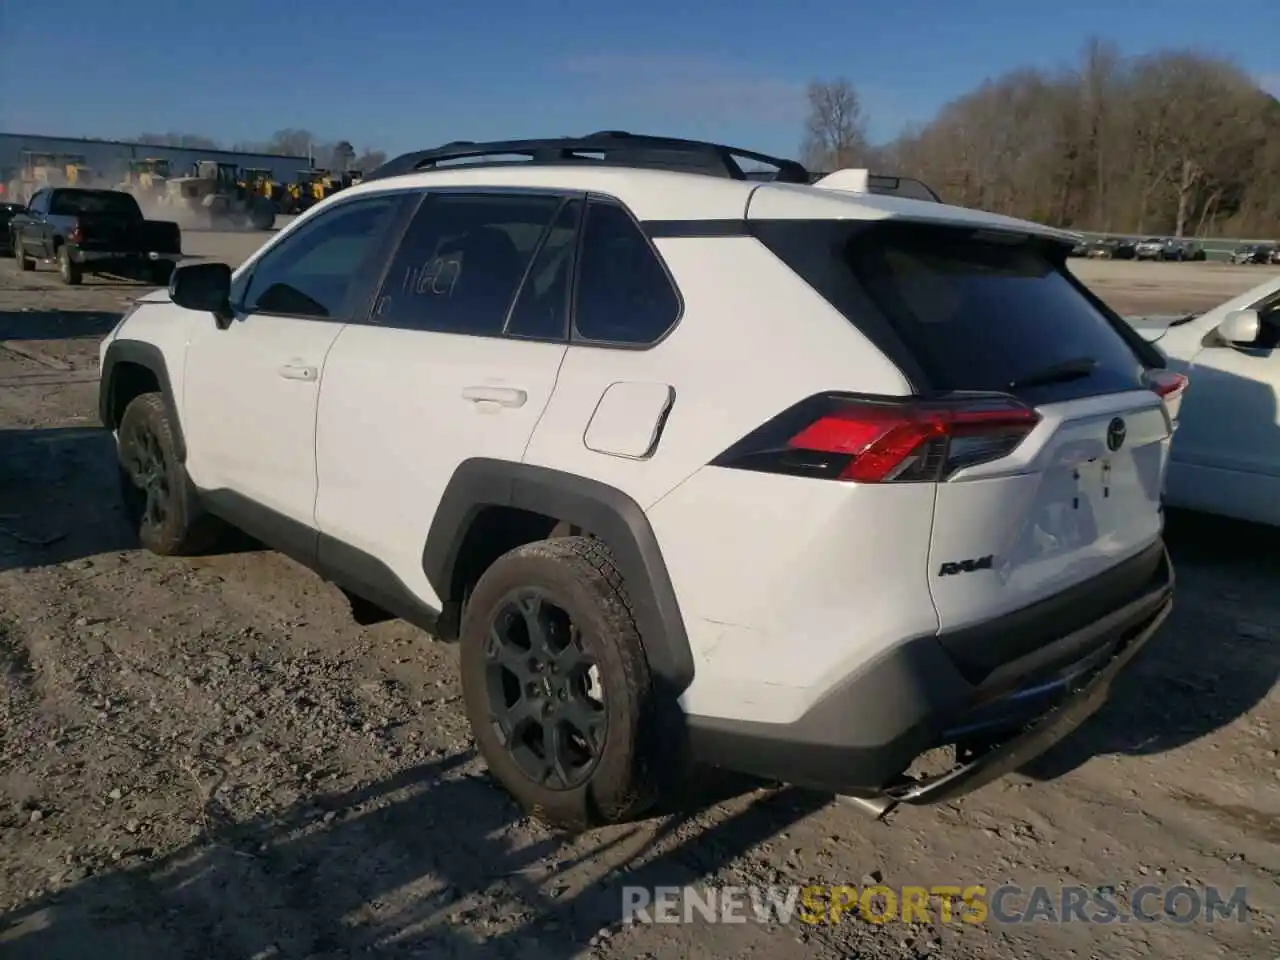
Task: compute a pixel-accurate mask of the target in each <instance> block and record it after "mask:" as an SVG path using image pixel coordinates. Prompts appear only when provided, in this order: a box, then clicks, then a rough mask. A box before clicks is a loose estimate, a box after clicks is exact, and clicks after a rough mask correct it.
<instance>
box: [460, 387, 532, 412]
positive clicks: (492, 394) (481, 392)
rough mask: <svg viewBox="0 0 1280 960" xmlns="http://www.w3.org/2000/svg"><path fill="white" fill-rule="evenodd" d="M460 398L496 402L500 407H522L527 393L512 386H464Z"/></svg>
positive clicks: (487, 402)
mask: <svg viewBox="0 0 1280 960" xmlns="http://www.w3.org/2000/svg"><path fill="white" fill-rule="evenodd" d="M462 399H464V400H470V401H471V402H472V403H475V404H491V403H493V404H497V405H498V406H500V407H523V406H524V405H525V403H526V402H527V401H528V400H529V394H527V393H526V392H525V391H523V390H517V389H515V388H514V387H486V386H479V387H464V388H463V390H462Z"/></svg>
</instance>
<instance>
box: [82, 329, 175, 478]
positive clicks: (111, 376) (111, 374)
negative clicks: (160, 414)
mask: <svg viewBox="0 0 1280 960" xmlns="http://www.w3.org/2000/svg"><path fill="white" fill-rule="evenodd" d="M122 363H129V364H136V365H137V366H140V367H144V368H146V369H147V370H149V371H151V373H152V375H153V376H155V378H156V382H157V383H158V384H160V396H161V398H162V399H163V400H164V405H165V409H166V411H168V414H169V424H170V426H171V427H172V429H173V439H174V444H175V445H176V447H177V451H176V452H177V454H178V459H179V461H180V462H185V461H186V459H187V440H186V437H184V436H183V433H182V421H181V420H180V419H178V406H177V403H176V402H175V400H174V396H173V385H172V384H171V383H170V382H169V367H168V365H167V364H166V363H165V359H164V353H163V352H162V351H161V350H160V348H159V347H157V346H155V345H154V344H151V343H146V342H144V341H142V340H125V339H117V340H113V341H112V342H111V343H110V344H109V345H108V346H107V352H106V354H105V356H103V358H102V379H101V380H100V381H99V383H98V419H100V420H101V421H102V425H103V426H104V427H106V428H107V429H108V430H114V429H116V427H118V426H119V424H118V423H115V422H114V421H115V418H114V417H113V416H112V410H114V409H115V391H116V389H117V387H118V386H119V382H120V381H119V378H118V377H117V374H116V369H117V367H119V365H120V364H122Z"/></svg>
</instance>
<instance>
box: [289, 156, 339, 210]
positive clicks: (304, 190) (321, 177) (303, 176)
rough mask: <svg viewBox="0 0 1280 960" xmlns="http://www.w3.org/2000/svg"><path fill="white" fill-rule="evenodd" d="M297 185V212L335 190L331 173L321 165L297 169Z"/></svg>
mask: <svg viewBox="0 0 1280 960" xmlns="http://www.w3.org/2000/svg"><path fill="white" fill-rule="evenodd" d="M298 186H299V187H300V188H301V190H300V196H299V200H300V206H299V210H298V212H299V213H301V212H302V211H303V210H305V209H307V208H308V207H312V206H315V205H316V204H317V203H319V202H320V201H321V200H323V199H325V198H326V197H329V196H332V195H333V194H334V193H336V192H337V191H336V190H335V189H334V186H333V176H332V174H330V173H329V171H328V170H325V169H324V168H322V167H312V168H311V169H310V170H299V171H298Z"/></svg>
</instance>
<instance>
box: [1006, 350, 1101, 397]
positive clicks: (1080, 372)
mask: <svg viewBox="0 0 1280 960" xmlns="http://www.w3.org/2000/svg"><path fill="white" fill-rule="evenodd" d="M1097 368H1098V361H1097V360H1095V359H1093V357H1075V358H1073V359H1071V360H1063V361H1062V362H1061V363H1055V364H1053V366H1050V367H1045V368H1044V369H1043V370H1037V371H1036V372H1035V373H1029V374H1027V375H1026V376H1025V377H1021V378H1019V379H1017V380H1011V381H1009V389H1010V390H1020V389H1022V388H1024V387H1041V386H1044V385H1045V384H1049V383H1066V382H1067V381H1068V380H1079V379H1081V378H1082V377H1087V376H1088V375H1089V374H1091V373H1093V371H1094V370H1096V369H1097Z"/></svg>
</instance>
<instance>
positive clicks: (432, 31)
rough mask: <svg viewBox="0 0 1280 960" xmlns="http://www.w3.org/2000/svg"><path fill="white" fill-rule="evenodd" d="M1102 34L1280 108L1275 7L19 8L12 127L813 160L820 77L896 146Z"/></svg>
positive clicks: (1124, 0) (9, 92)
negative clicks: (1237, 80) (1241, 80)
mask: <svg viewBox="0 0 1280 960" xmlns="http://www.w3.org/2000/svg"><path fill="white" fill-rule="evenodd" d="M1224 10H1226V11H1227V13H1226V15H1224V14H1223V11H1224ZM1090 34H1099V35H1102V36H1105V37H1106V38H1107V39H1110V40H1113V41H1115V42H1116V43H1117V44H1119V45H1120V46H1121V48H1122V49H1123V50H1124V51H1125V52H1128V53H1141V52H1145V51H1150V50H1155V49H1158V48H1161V47H1186V46H1195V47H1197V48H1199V49H1202V50H1205V51H1206V52H1210V53H1214V54H1219V55H1224V56H1228V57H1231V58H1233V59H1234V60H1235V61H1236V62H1237V63H1239V65H1240V66H1242V67H1243V68H1245V69H1246V70H1248V71H1250V72H1251V73H1253V74H1254V75H1256V76H1257V77H1259V78H1260V80H1261V81H1262V82H1263V83H1264V84H1267V85H1269V86H1271V87H1272V89H1274V90H1275V92H1276V93H1277V94H1280V3H1277V2H1271V0H1263V2H1259V3H1249V4H1246V5H1245V7H1236V6H1230V5H1228V6H1226V7H1224V6H1223V5H1222V4H1221V3H1220V2H1219V3H1210V2H1207V0H1143V2H1135V0H1071V2H1068V3H1061V2H1058V0H1045V2H1044V3H1036V2H1028V0H953V2H946V0H896V2H887V0H876V2H865V0H843V2H841V0H788V2H783V0H773V2H768V0H737V2H732V3H731V2H726V0H704V2H703V3H700V4H699V3H694V2H689V3H675V2H673V0H641V2H628V3H616V2H614V3H611V2H610V0H530V2H520V0H490V2H487V3H486V2H475V0H471V2H467V0H462V2H453V3H449V2H443V3H442V2H438V0H437V2H431V0H417V2H414V0H378V2H372V3H361V2H358V0H310V2H307V3H289V2H276V3H255V4H237V3H222V4H212V5H210V4H208V3H203V2H194V0H187V2H186V3H184V2H173V3H157V2H155V0H114V2H107V3H103V2H102V0H60V2H57V3H49V4H36V3H18V2H13V0H7V2H6V0H0V130H7V131H14V132H23V133H46V132H47V133H64V134H68V135H87V136H98V137H116V136H132V135H135V134H137V133H140V132H142V131H144V130H145V131H156V132H165V131H182V132H187V133H200V134H205V135H208V136H212V137H214V138H216V139H218V140H222V141H226V142H231V141H235V140H262V139H266V138H268V137H269V136H270V134H271V133H272V132H273V131H274V130H276V129H279V128H281V127H303V128H307V129H311V130H313V131H315V132H316V134H317V135H318V136H319V137H321V138H323V139H331V138H338V137H345V138H347V139H349V140H351V141H352V142H353V143H354V144H355V145H356V148H357V149H359V150H363V149H366V148H374V149H377V148H380V149H384V150H386V151H388V152H390V153H395V152H397V151H402V150H409V149H415V148H418V147H422V146H431V145H435V144H437V143H440V142H442V141H447V140H457V139H466V140H478V139H490V138H498V137H508V136H509V137H519V136H536V135H544V134H545V135H551V136H557V135H563V134H568V133H578V132H587V131H589V130H597V129H602V128H612V129H629V130H633V131H639V132H651V133H669V134H672V135H684V136H699V137H709V138H717V139H720V140H722V141H723V142H731V143H733V144H735V145H737V146H742V147H749V148H756V149H760V150H766V151H776V152H781V153H785V154H794V153H795V152H796V151H797V149H798V142H799V138H800V125H801V123H802V119H803V113H804V109H803V91H804V86H805V84H806V82H807V81H809V80H810V79H812V78H815V77H819V78H828V77H834V76H846V77H848V78H849V79H850V80H851V81H852V82H853V83H854V84H855V85H856V86H857V87H858V89H859V90H860V91H861V92H862V94H863V96H864V99H865V101H866V103H867V107H868V109H869V111H870V114H871V120H872V124H871V132H872V134H873V136H875V137H876V138H877V139H887V138H889V137H891V136H892V135H894V134H895V133H896V132H897V131H898V130H900V129H901V128H902V126H903V125H904V124H905V123H908V122H912V121H923V120H927V119H929V118H930V117H931V116H932V115H933V113H934V112H935V111H936V110H937V108H938V107H939V106H940V105H942V104H943V103H945V102H947V101H948V100H950V99H952V98H954V97H956V96H958V95H960V94H961V93H964V92H966V91H967V90H969V89H971V88H972V87H974V86H975V85H977V84H978V83H980V82H981V81H982V80H983V79H984V78H986V77H989V76H994V75H996V74H999V73H1002V72H1004V71H1005V70H1008V69H1010V68H1013V67H1016V66H1023V65H1028V64H1035V65H1039V66H1043V67H1049V68H1051V67H1054V66H1058V65H1062V64H1066V63H1069V62H1071V61H1073V60H1074V59H1075V58H1076V56H1077V54H1078V52H1079V50H1080V48H1081V46H1082V44H1083V42H1084V40H1085V38H1086V37H1088V36H1089V35H1090Z"/></svg>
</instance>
